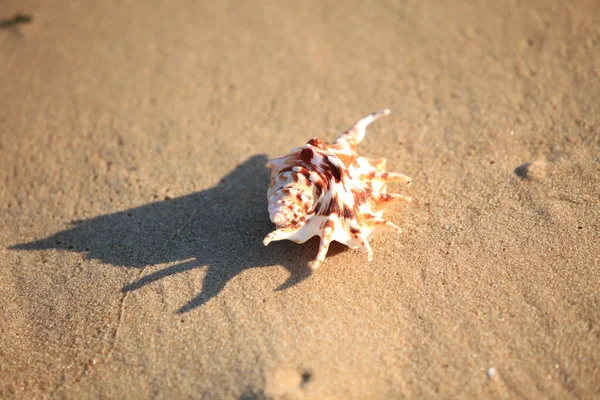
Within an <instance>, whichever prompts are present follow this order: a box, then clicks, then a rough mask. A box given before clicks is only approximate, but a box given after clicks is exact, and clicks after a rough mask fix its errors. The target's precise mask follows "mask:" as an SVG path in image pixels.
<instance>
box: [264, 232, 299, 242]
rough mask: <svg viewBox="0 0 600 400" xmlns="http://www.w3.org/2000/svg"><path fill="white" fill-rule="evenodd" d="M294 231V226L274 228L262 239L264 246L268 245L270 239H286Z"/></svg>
mask: <svg viewBox="0 0 600 400" xmlns="http://www.w3.org/2000/svg"><path fill="white" fill-rule="evenodd" d="M295 232H296V229H294V228H280V229H276V230H274V231H273V232H271V233H269V234H268V235H267V236H265V238H264V239H263V244H264V245H265V246H268V245H269V243H271V242H272V241H277V240H286V239H288V238H289V237H290V236H292V235H293V234H294V233H295Z"/></svg>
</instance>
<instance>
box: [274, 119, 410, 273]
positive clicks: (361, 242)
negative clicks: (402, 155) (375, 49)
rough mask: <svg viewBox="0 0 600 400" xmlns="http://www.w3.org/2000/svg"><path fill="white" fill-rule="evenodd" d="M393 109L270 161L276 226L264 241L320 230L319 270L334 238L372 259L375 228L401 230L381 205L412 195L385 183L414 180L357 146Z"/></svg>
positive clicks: (309, 234)
mask: <svg viewBox="0 0 600 400" xmlns="http://www.w3.org/2000/svg"><path fill="white" fill-rule="evenodd" d="M389 113H390V110H380V111H377V112H374V113H372V114H370V115H368V116H367V117H365V118H363V119H361V120H360V121H358V122H357V123H356V124H354V125H353V126H352V127H351V128H350V129H348V130H347V131H346V132H344V133H342V135H340V137H339V138H338V139H337V140H336V141H335V142H334V143H333V145H331V146H327V145H326V144H325V143H323V142H322V141H321V140H319V139H316V138H315V139H311V140H309V141H308V143H306V144H305V145H304V146H303V147H300V148H295V149H293V150H292V152H291V153H289V154H288V155H285V156H283V157H278V158H274V159H272V160H271V161H270V162H269V166H270V167H271V184H270V186H269V190H268V193H267V198H268V200H269V216H270V218H271V221H273V223H275V225H277V229H276V230H275V231H273V232H271V233H269V234H268V235H267V236H266V237H265V239H264V241H263V243H264V245H265V246H266V245H268V244H269V243H271V242H272V241H274V240H285V239H287V240H291V241H294V242H296V243H304V242H305V241H307V240H308V239H310V238H311V237H313V236H315V235H318V236H319V237H320V238H321V244H320V247H319V251H318V253H317V257H316V258H315V260H314V261H313V262H312V263H311V267H312V268H313V269H316V268H318V267H319V265H321V264H322V263H323V261H324V260H325V256H326V255H327V250H328V249H329V244H330V243H331V242H332V241H334V240H335V241H337V242H340V243H343V244H345V245H346V246H348V247H350V248H357V247H361V248H362V249H363V250H364V251H365V252H366V253H367V257H368V260H369V261H371V260H372V258H373V251H372V250H371V246H370V245H369V242H368V239H369V238H370V237H371V235H373V233H374V232H376V231H378V230H392V231H395V232H398V233H400V232H401V230H400V228H399V227H398V226H396V225H395V224H393V223H391V222H389V221H386V220H384V219H383V218H382V215H383V209H384V208H385V207H386V206H388V205H389V204H390V203H392V202H393V201H397V200H402V201H410V198H409V197H407V196H403V195H400V194H386V185H387V183H388V182H401V183H403V184H405V185H406V186H408V185H410V183H411V179H410V178H409V177H408V176H406V175H403V174H398V173H392V172H385V170H384V167H385V159H383V158H379V159H377V160H370V159H367V158H365V157H360V156H358V154H357V153H356V151H355V148H356V145H357V144H358V143H360V142H361V141H362V140H363V138H364V136H365V130H366V127H367V125H369V124H370V123H371V122H373V121H375V120H376V119H378V118H379V117H381V116H383V115H388V114H389Z"/></svg>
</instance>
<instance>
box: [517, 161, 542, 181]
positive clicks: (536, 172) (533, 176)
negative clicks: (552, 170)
mask: <svg viewBox="0 0 600 400" xmlns="http://www.w3.org/2000/svg"><path fill="white" fill-rule="evenodd" d="M515 174H516V175H517V176H518V177H519V178H521V179H528V180H532V181H539V180H541V179H543V178H544V176H546V162H545V161H544V160H537V161H533V162H527V163H525V164H523V165H520V166H518V167H517V168H515Z"/></svg>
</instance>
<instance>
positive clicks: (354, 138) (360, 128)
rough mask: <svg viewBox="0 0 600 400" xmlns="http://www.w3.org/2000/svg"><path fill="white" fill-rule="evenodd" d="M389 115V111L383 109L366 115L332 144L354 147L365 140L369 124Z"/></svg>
mask: <svg viewBox="0 0 600 400" xmlns="http://www.w3.org/2000/svg"><path fill="white" fill-rule="evenodd" d="M390 113H391V111H390V110H388V109H387V108H384V109H383V110H379V111H375V112H374V113H371V114H369V115H367V116H366V117H364V118H362V119H360V120H358V121H357V122H356V123H355V124H354V125H352V126H351V127H350V128H349V129H348V130H347V131H346V132H344V133H342V135H341V136H340V137H339V138H337V140H336V141H335V142H334V144H342V143H344V142H346V143H348V144H349V145H350V146H351V147H354V146H356V145H357V144H359V143H360V142H362V141H363V139H364V138H365V134H366V133H367V126H368V125H369V124H371V122H373V121H376V120H378V119H379V118H381V117H383V116H384V115H389V114H390Z"/></svg>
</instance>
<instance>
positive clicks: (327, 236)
mask: <svg viewBox="0 0 600 400" xmlns="http://www.w3.org/2000/svg"><path fill="white" fill-rule="evenodd" d="M332 233H333V221H331V220H329V221H328V222H327V225H326V227H325V229H323V236H321V243H319V252H318V253H317V257H316V258H315V260H314V261H313V262H311V263H310V264H309V265H310V268H311V269H313V270H315V269H317V268H319V266H320V265H321V264H323V261H325V257H326V256H327V252H328V251H329V245H330V244H331V234H332Z"/></svg>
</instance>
